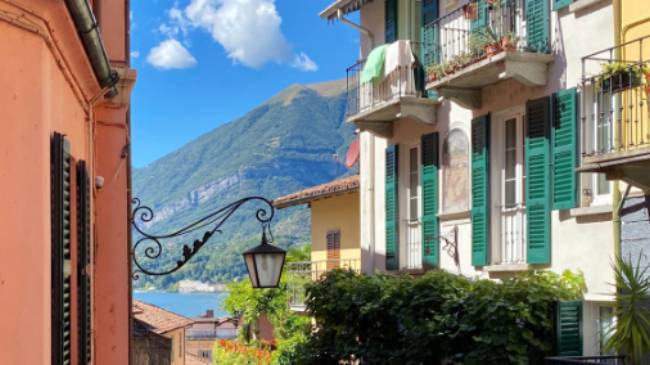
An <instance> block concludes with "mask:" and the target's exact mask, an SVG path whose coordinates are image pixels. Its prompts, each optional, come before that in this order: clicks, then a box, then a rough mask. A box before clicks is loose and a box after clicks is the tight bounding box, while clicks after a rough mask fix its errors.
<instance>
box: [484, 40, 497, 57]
mask: <svg viewBox="0 0 650 365" xmlns="http://www.w3.org/2000/svg"><path fill="white" fill-rule="evenodd" d="M499 51H500V49H499V44H497V43H488V44H486V45H485V55H486V56H487V57H491V56H494V55H495V54H497V53H499Z"/></svg>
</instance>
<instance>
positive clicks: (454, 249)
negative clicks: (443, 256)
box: [438, 225, 460, 266]
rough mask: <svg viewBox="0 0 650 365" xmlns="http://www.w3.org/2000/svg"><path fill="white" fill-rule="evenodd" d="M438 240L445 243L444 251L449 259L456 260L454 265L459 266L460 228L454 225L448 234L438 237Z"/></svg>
mask: <svg viewBox="0 0 650 365" xmlns="http://www.w3.org/2000/svg"><path fill="white" fill-rule="evenodd" d="M438 238H440V240H442V241H444V245H443V246H442V249H443V250H445V252H447V254H448V255H449V257H451V258H452V259H454V264H456V266H459V265H460V257H459V255H458V226H456V225H454V228H452V229H451V230H450V231H449V232H447V233H446V234H441V235H440V236H438Z"/></svg>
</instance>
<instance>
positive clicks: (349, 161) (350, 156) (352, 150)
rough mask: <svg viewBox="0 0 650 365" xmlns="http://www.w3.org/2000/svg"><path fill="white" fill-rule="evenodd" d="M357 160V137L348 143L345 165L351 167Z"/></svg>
mask: <svg viewBox="0 0 650 365" xmlns="http://www.w3.org/2000/svg"><path fill="white" fill-rule="evenodd" d="M357 162H359V138H357V139H355V140H354V141H352V143H350V147H348V153H347V154H346V155H345V166H346V167H347V168H352V166H354V165H355V164H356V163H357Z"/></svg>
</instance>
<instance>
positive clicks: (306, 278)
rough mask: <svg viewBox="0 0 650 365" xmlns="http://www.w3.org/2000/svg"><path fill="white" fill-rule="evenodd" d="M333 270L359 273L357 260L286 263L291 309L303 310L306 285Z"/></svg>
mask: <svg viewBox="0 0 650 365" xmlns="http://www.w3.org/2000/svg"><path fill="white" fill-rule="evenodd" d="M333 269H344V270H351V271H354V272H357V273H358V272H360V271H361V260H359V259H333V260H319V261H301V262H289V263H287V287H288V289H289V292H290V299H289V305H290V306H291V307H292V308H293V309H297V310H304V307H305V299H306V292H305V286H306V284H308V283H310V282H313V281H316V280H319V279H320V278H321V277H322V276H323V274H324V273H326V272H327V271H330V270H333Z"/></svg>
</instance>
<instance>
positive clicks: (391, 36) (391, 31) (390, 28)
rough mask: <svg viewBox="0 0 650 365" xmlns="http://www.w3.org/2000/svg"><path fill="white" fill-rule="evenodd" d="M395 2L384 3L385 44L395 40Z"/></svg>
mask: <svg viewBox="0 0 650 365" xmlns="http://www.w3.org/2000/svg"><path fill="white" fill-rule="evenodd" d="M397 1H398V0H386V2H385V16H386V19H385V32H386V33H385V35H384V37H385V38H384V39H385V40H386V43H392V42H395V41H396V40H397Z"/></svg>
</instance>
